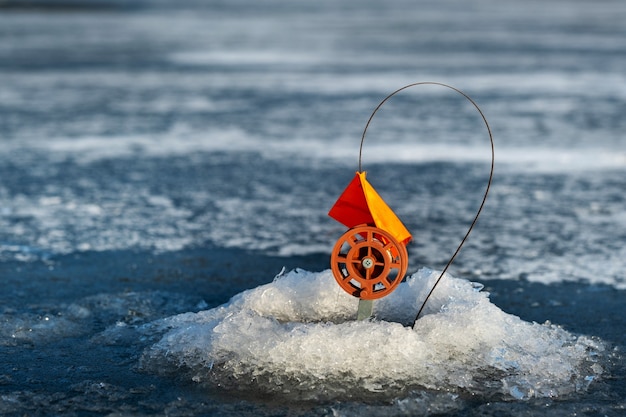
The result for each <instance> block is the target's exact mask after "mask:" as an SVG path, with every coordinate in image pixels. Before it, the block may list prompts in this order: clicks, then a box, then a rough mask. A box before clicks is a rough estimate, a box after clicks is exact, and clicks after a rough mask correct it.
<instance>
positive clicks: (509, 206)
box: [0, 0, 626, 416]
mask: <svg viewBox="0 0 626 417" xmlns="http://www.w3.org/2000/svg"><path fill="white" fill-rule="evenodd" d="M625 20H626V5H625V4H623V2H620V1H597V2H592V1H576V2H569V1H548V2H530V3H529V2H523V3H520V2H512V1H488V0H483V1H476V2H471V3H467V2H461V1H446V2H420V3H419V4H416V3H415V2H409V1H400V0H397V1H396V0H394V1H387V2H384V4H383V3H378V2H369V1H368V2H360V3H354V4H352V3H350V4H347V3H346V4H337V3H336V2H331V1H321V2H315V3H310V4H308V3H307V4H304V3H303V4H295V3H293V4H292V3H288V2H278V1H270V2H263V3H262V4H261V3H258V2H249V1H237V2H200V1H198V2H191V1H189V2H177V3H176V5H173V4H170V3H168V2H161V3H160V2H147V1H146V2H136V3H133V5H132V7H131V6H129V5H127V4H124V3H122V2H112V1H111V2H107V1H102V2H81V3H78V2H56V1H39V2H36V1H33V2H26V1H24V2H20V1H0V140H1V144H2V146H1V147H0V283H1V284H2V287H3V291H2V292H0V414H3V415H77V416H83V415H85V416H86V415H94V416H99V415H102V416H105V415H115V416H117V415H183V416H189V415H255V416H256V415H360V416H362V415H431V414H442V413H448V414H454V415H470V416H479V415H480V416H483V415H494V416H496V415H517V416H526V415H550V416H552V415H575V414H576V415H608V416H620V415H623V414H624V413H625V412H626V411H625V407H626V403H625V402H624V398H626V381H624V377H625V375H626V369H625V362H624V359H623V349H624V346H626V339H625V337H624V334H625V331H624V330H625V329H626V326H625V324H626V323H625V321H624V306H623V300H624V290H625V288H626V274H625V270H626V261H625V259H626V251H625V249H624V248H625V245H624V243H625V242H626V199H625V197H624V195H625V193H624V190H625V189H626V187H625V186H626V176H625V175H624V174H625V171H626V152H625V148H624V133H623V132H624V131H625V128H626V121H625V119H624V117H623V115H624V114H625V113H626V76H625V74H626V46H625V45H626V27H625V26H624V24H623V22H624V21H625ZM427 80H432V81H440V82H445V83H448V84H452V85H454V86H456V87H458V88H461V89H462V90H463V91H465V92H466V93H468V94H469V95H471V96H472V98H473V99H475V100H476V102H477V103H478V104H479V105H480V106H481V108H482V110H483V111H484V113H485V115H486V116H487V118H488V120H489V122H490V125H491V127H492V130H493V133H494V138H495V142H496V174H495V179H494V184H493V188H492V191H491V194H490V196H489V200H488V203H487V206H486V207H485V211H484V212H483V214H482V217H481V218H480V221H479V223H478V226H477V228H476V230H475V231H474V232H473V234H472V236H471V238H470V240H469V241H468V243H467V245H466V246H465V247H464V249H463V251H462V252H461V254H460V255H459V257H458V258H457V260H456V261H455V263H454V264H453V267H452V269H451V272H452V274H453V275H454V276H456V277H458V278H464V279H469V280H471V281H478V282H481V283H482V284H484V285H485V290H486V291H488V292H489V293H490V300H491V303H493V305H495V306H497V308H499V309H501V310H502V311H503V312H506V313H509V314H511V315H514V316H519V317H520V318H521V319H522V321H524V322H528V323H532V322H536V323H545V322H546V321H549V322H551V323H552V324H554V325H555V326H560V327H562V328H563V329H564V330H565V331H566V332H568V334H571V335H572V337H573V338H579V339H578V340H582V339H581V338H583V337H588V338H589V340H593V341H594V343H598V344H599V345H600V346H602V347H603V348H602V349H599V350H598V352H599V353H598V352H595V353H594V352H592V353H593V355H598V358H597V359H594V358H592V353H584V352H583V353H580V355H579V356H576V357H578V358H582V359H581V361H582V362H585V363H587V362H589V361H592V359H593V360H597V363H598V364H599V365H600V366H601V368H602V370H603V371H602V372H597V371H594V372H595V374H593V375H591V374H587V373H585V372H587V371H588V370H587V369H586V368H584V367H583V366H582V365H580V366H578V365H572V370H571V375H572V380H574V381H579V380H580V381H586V380H585V377H586V376H590V378H591V376H593V378H591V379H590V380H587V381H588V383H586V384H583V385H582V386H579V385H580V384H578V385H576V384H574V385H576V387H577V388H576V389H573V390H570V391H568V392H566V393H562V394H561V393H560V391H558V389H556V391H555V394H554V395H544V394H540V393H539V391H537V394H536V395H517V391H515V390H514V389H510V390H508V389H503V388H502V387H501V386H500V385H497V384H495V385H492V382H493V381H500V378H501V377H499V376H498V377H496V376H494V375H492V374H491V373H489V372H483V371H482V368H480V367H478V368H477V369H479V371H478V372H477V374H476V375H473V377H474V379H475V381H482V382H481V383H482V384H483V387H482V388H481V389H478V388H476V387H475V386H472V387H470V388H462V387H460V385H459V384H458V383H457V379H458V378H457V376H458V373H459V374H460V372H461V371H463V372H465V371H466V370H467V369H474V368H471V367H470V368H468V367H466V364H465V363H464V361H463V360H462V359H458V358H453V359H451V361H450V363H451V366H450V367H449V368H448V367H442V366H441V364H440V363H439V362H434V363H435V365H434V367H433V373H434V374H437V375H439V374H441V375H442V378H443V379H442V380H445V381H446V382H445V383H441V384H440V385H437V384H435V385H434V386H426V385H425V384H423V383H422V382H421V380H420V379H419V378H417V382H415V384H416V386H417V388H416V387H411V389H410V390H407V391H403V390H401V389H399V390H398V389H397V390H395V391H394V390H384V389H382V391H381V390H374V391H372V392H370V391H369V390H368V389H362V388H361V385H359V384H360V382H359V381H357V382H358V383H357V384H356V385H355V386H358V387H359V388H358V389H356V388H355V391H348V393H347V394H341V393H338V391H336V390H335V391H333V392H328V390H326V391H325V390H323V389H322V390H315V389H311V390H310V391H309V393H310V395H309V396H304V397H306V398H303V396H294V395H288V394H285V391H284V390H283V391H280V390H279V391H278V392H277V391H275V390H271V389H265V388H267V386H260V387H259V388H257V389H255V388H254V384H252V388H251V387H250V381H241V383H240V384H239V385H241V386H242V387H244V388H242V389H241V390H236V389H235V390H233V389H224V388H222V386H227V385H229V384H231V383H232V378H235V375H237V377H241V376H240V375H239V374H235V373H232V374H230V375H218V376H216V377H215V378H216V379H215V381H213V383H206V382H205V381H202V382H198V381H197V380H194V378H193V377H191V376H190V373H189V369H188V368H191V370H192V371H198V370H199V369H200V368H201V367H200V368H194V366H196V365H194V366H192V365H187V366H186V365H185V364H182V363H181V364H177V365H172V364H171V363H170V362H167V361H163V362H159V359H158V356H155V357H157V359H155V361H156V365H155V363H154V361H153V362H151V363H149V364H148V365H146V357H151V356H150V354H152V353H153V352H155V351H158V349H160V347H161V346H163V344H162V343H161V344H159V343H160V342H159V340H160V338H161V336H162V335H163V334H164V333H163V331H162V330H159V331H157V330H154V331H152V330H151V329H153V327H152V326H154V324H153V323H160V322H159V320H160V319H166V320H170V319H168V318H172V317H173V318H172V319H171V320H173V321H172V323H175V324H172V325H171V326H172V327H173V328H174V329H175V330H176V329H178V330H180V331H181V334H182V335H183V336H185V333H184V327H183V326H186V325H189V323H185V322H184V321H180V322H179V321H176V320H179V319H177V318H176V317H177V316H176V315H177V314H180V313H186V312H194V313H195V312H203V311H206V310H210V309H213V308H215V307H217V306H219V305H222V304H224V303H226V302H228V301H229V299H230V298H231V297H233V296H235V295H237V294H239V293H241V292H242V291H244V290H248V289H255V288H258V287H259V286H260V285H263V284H267V283H270V282H271V281H272V280H273V278H274V276H275V275H276V274H277V273H279V271H281V269H282V268H283V266H284V267H286V269H287V270H290V269H293V268H302V269H304V270H308V271H316V272H317V271H323V270H325V269H327V268H328V256H329V253H330V250H331V248H332V245H333V244H334V242H335V240H336V239H337V237H338V236H339V235H340V234H341V233H343V231H344V229H343V226H341V225H339V224H337V223H335V222H334V221H333V220H332V219H330V218H328V217H327V216H326V213H327V211H328V209H329V207H330V206H331V205H332V203H333V202H334V201H335V199H336V198H337V196H338V195H339V194H340V192H341V190H342V189H343V187H345V185H346V184H347V183H348V181H349V180H350V179H351V177H352V175H353V174H354V170H355V169H356V168H357V162H358V161H357V157H358V144H359V140H360V137H361V133H362V129H363V127H364V124H365V122H366V121H367V118H368V117H369V115H370V113H371V111H372V110H373V108H374V107H375V106H376V105H377V104H378V103H379V102H380V100H382V99H383V98H384V97H385V96H386V95H387V94H388V93H390V92H391V91H393V90H395V89H397V88H399V87H401V86H403V85H405V84H408V83H412V82H416V81H427ZM481 123H482V122H481V120H480V119H479V117H478V115H477V114H476V113H475V110H474V109H473V108H472V107H471V106H469V105H468V103H467V102H465V101H464V100H463V99H462V98H461V97H459V96H457V95H455V94H453V93H452V92H450V91H447V90H441V89H437V88H435V87H428V86H424V87H420V88H415V89H412V90H407V91H406V92H405V93H403V94H401V95H399V96H396V97H394V99H393V100H391V101H390V102H388V103H387V104H386V105H385V107H384V108H383V109H382V110H381V112H380V113H379V114H378V115H377V116H376V119H375V120H374V123H373V124H372V126H371V128H370V130H368V136H367V142H366V146H365V149H364V156H363V158H364V159H363V162H364V167H365V169H367V171H368V178H369V179H370V180H371V181H372V183H373V184H374V185H375V186H376V188H377V189H378V190H379V191H380V192H381V194H382V195H383V197H385V199H386V200H388V202H389V203H390V204H391V205H392V207H394V209H395V210H396V212H397V213H398V215H399V216H400V217H401V218H402V219H403V220H404V221H405V223H406V224H407V226H408V227H409V229H410V230H411V231H412V232H413V234H414V242H413V243H412V244H411V245H410V246H409V253H410V271H411V272H414V271H416V270H417V269H418V268H419V267H421V266H427V267H430V268H433V269H441V268H442V267H443V266H444V265H445V263H446V261H447V259H448V258H449V257H450V255H451V254H452V252H453V251H454V249H455V248H456V245H458V242H459V240H460V238H461V237H462V236H463V234H464V233H465V230H466V228H467V225H468V224H469V222H470V221H471V219H472V217H473V215H474V212H475V210H476V208H477V207H478V204H479V203H480V197H481V194H482V192H483V191H484V186H485V183H486V180H487V175H488V167H489V144H488V140H487V139H488V138H487V135H486V131H485V129H484V125H482V124H481ZM312 294H314V293H312ZM450 294H452V293H450ZM278 308H280V306H278ZM285 308H286V307H285ZM489 308H492V306H489ZM481 311H482V310H481V309H479V308H477V310H476V311H475V312H476V313H477V314H478V313H480V312H481ZM192 317H195V316H192ZM440 324H442V325H443V324H449V325H451V326H454V325H456V324H458V323H457V322H455V321H454V320H452V319H447V318H442V321H441V322H440ZM375 325H376V323H373V324H372V326H375ZM484 325H485V327H484V328H485V329H496V328H498V326H501V325H502V322H500V321H497V320H496V319H494V320H493V321H490V320H488V319H486V320H485V323H484ZM177 326H180V327H177ZM520 326H521V325H520ZM537 326H539V325H537ZM157 327H158V326H157ZM478 327H479V329H478V330H481V329H482V327H481V325H479V326H478ZM544 327H546V328H547V325H544ZM242 328H243V327H242ZM331 329H332V326H331ZM435 329H436V328H435ZM524 329H525V327H516V326H512V327H509V328H507V331H508V332H509V333H510V334H511V336H512V337H513V339H512V340H521V339H522V338H523V335H524V333H523V332H524V331H525V330H524ZM316 330H317V329H313V330H311V329H309V328H307V329H305V330H304V332H305V333H306V332H311V334H312V332H314V331H316ZM369 330H372V331H374V330H375V328H374V327H372V328H371V329H369ZM366 331H368V329H366ZM442 331H443V330H442ZM485 331H486V332H487V333H488V331H487V330H485ZM444 333H445V332H444ZM194 334H195V333H194ZM187 335H189V334H187ZM444 336H445V334H444ZM468 338H469V336H468V334H461V335H460V336H459V340H465V339H468ZM321 340H322V341H324V340H325V344H326V346H325V348H326V349H327V350H326V352H327V354H326V356H328V355H333V354H335V353H336V349H337V348H338V347H339V345H340V344H341V343H342V340H337V341H336V343H337V345H334V344H333V343H332V340H329V339H321ZM392 340H395V339H392ZM210 341H211V342H215V340H210ZM305 341H306V339H305ZM187 343H188V344H187V345H185V341H184V339H181V343H180V344H181V346H182V347H181V349H182V350H185V348H188V349H187V350H185V352H184V353H182V354H180V356H176V355H173V357H174V359H175V360H181V361H184V360H189V359H194V358H196V359H197V358H199V357H202V356H203V355H204V356H210V354H211V352H212V351H210V350H207V351H203V350H202V349H203V347H202V346H200V347H199V348H198V346H196V345H195V344H194V343H192V342H189V341H188V342H187ZM543 343H544V346H545V347H546V349H553V348H555V346H557V344H556V342H554V341H553V340H552V339H550V338H549V337H547V339H546V340H543ZM572 343H574V342H572ZM411 346H412V345H410V344H407V346H406V349H405V350H407V351H408V350H409V349H410V348H411ZM459 346H460V345H459ZM489 346H491V345H487V347H486V349H487V348H489ZM573 346H574V347H576V346H581V345H577V344H575V343H574V345H573ZM457 347H458V346H457ZM509 347H510V348H511V351H515V352H521V353H520V356H519V357H518V359H520V360H521V359H523V358H525V357H526V356H524V348H523V347H522V346H521V345H519V346H509ZM196 348H197V349H199V353H195V354H194V353H191V352H192V350H193V349H196ZM445 348H446V346H445V344H442V345H440V346H439V345H437V346H435V350H437V349H440V350H444V349H445ZM207 349H208V348H207ZM459 349H460V347H459ZM581 349H582V348H581ZM400 350H402V349H400ZM590 351H593V349H590ZM157 353H158V352H157ZM308 353H310V351H306V350H304V351H303V355H305V354H308ZM194 355H196V356H194ZM546 356H548V353H546ZM574 356H575V355H574ZM323 357H324V355H323ZM530 357H532V356H530ZM564 358H565V355H564ZM240 359H241V361H242V363H246V362H245V361H246V358H245V357H242V358H240ZM416 360H418V359H416ZM409 361H410V359H408V360H407V362H409ZM556 362H558V360H557V361H556ZM563 363H565V364H568V363H569V362H567V360H566V359H563ZM437 364H439V365H437ZM270 365H271V363H270ZM529 366H530V365H529ZM585 366H586V365H585ZM155 367H156V368H163V370H164V371H163V372H159V370H156V369H155ZM364 368H367V367H366V366H365V367H364ZM407 368H409V366H407ZM546 368H548V369H557V368H558V364H556V363H549V364H547V365H546ZM529 369H533V370H535V369H536V368H533V367H531V368H529ZM211 371H212V370H211ZM328 371H329V374H330V373H332V371H333V369H328ZM222 372H223V373H227V372H226V371H222ZM272 372H273V374H275V375H277V377H280V369H276V370H274V371H272ZM468 372H469V371H468ZM385 375H386V376H385V378H387V379H386V380H385V381H384V382H385V383H387V384H389V386H394V384H395V383H396V382H397V381H396V380H394V377H393V374H391V376H389V375H387V374H385ZM538 375H539V374H533V375H531V376H535V377H538ZM357 376H358V375H357ZM229 378H230V379H229ZM455 378H456V379H455ZM492 380H493V381H492ZM398 381H403V382H402V383H404V380H401V379H398ZM353 382H354V375H346V383H347V384H350V383H353ZM518 382H519V380H518ZM300 383H301V384H304V385H302V386H307V387H308V386H310V385H311V384H310V380H304V381H300ZM410 383H411V379H410V378H409V385H410ZM306 384H309V385H306ZM554 384H555V385H554V386H557V388H559V387H561V385H562V384H561V385H559V384H558V383H556V382H555V383H554ZM231 385H232V384H231ZM234 385H237V384H234ZM264 387H265V388H264ZM231 388H232V386H231ZM286 388H294V391H295V385H294V386H293V387H291V386H289V384H287V387H286ZM331 391H332V390H331Z"/></svg>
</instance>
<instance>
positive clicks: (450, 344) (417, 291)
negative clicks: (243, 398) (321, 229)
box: [141, 269, 604, 399]
mask: <svg viewBox="0 0 626 417" xmlns="http://www.w3.org/2000/svg"><path fill="white" fill-rule="evenodd" d="M437 276H438V273H436V272H434V271H431V270H427V269H423V270H420V271H419V272H418V273H416V274H414V275H413V276H411V277H410V278H408V279H407V281H406V282H405V283H402V284H401V285H400V286H399V288H398V289H397V290H396V291H395V292H394V293H392V294H391V295H390V296H388V297H385V298H383V299H381V300H377V301H376V302H375V316H376V317H375V318H374V319H372V320H369V321H355V320H354V317H355V314H356V310H357V299H355V298H353V297H351V296H349V295H347V294H346V293H344V292H343V291H342V290H341V289H340V288H339V286H337V285H336V283H335V282H334V278H333V276H332V274H331V272H330V271H324V272H320V273H312V272H307V271H302V270H295V271H292V272H290V273H288V274H285V275H283V276H280V277H278V278H277V279H276V280H275V281H274V282H272V283H270V284H267V285H263V286H260V287H257V288H254V289H252V290H248V291H245V292H243V293H241V294H239V295H237V296H235V297H233V299H232V300H231V301H230V302H229V303H227V304H225V305H223V306H221V307H218V308H215V309H212V310H207V311H202V312H199V313H195V314H193V313H186V314H182V315H177V316H172V317H169V318H166V319H163V320H159V321H156V322H153V323H150V324H148V325H146V326H145V327H144V328H143V331H144V332H148V333H151V334H152V335H154V334H159V333H160V334H162V336H161V338H160V340H159V341H158V342H157V343H155V344H154V345H152V346H151V347H150V348H148V349H147V350H146V351H145V352H144V354H143V357H142V360H141V362H142V363H141V364H142V367H143V369H145V370H146V371H148V372H155V373H168V374H169V373H174V374H178V375H179V376H183V377H188V378H189V379H190V380H193V381H196V382H202V383H208V384H214V385H219V386H223V387H227V388H233V389H235V388H236V389H243V390H251V391H255V392H262V393H280V394H281V395H292V396H294V397H296V398H311V399H323V398H359V397H370V396H371V395H382V396H384V397H388V398H400V397H401V396H402V393H407V392H408V391H409V390H423V389H429V390H443V391H447V392H453V393H458V394H463V393H466V394H471V395H481V396H484V397H495V396H498V397H501V396H504V397H508V398H511V399H527V398H530V397H558V396H562V395H565V394H568V393H572V392H575V391H577V390H581V389H585V387H587V386H588V385H589V383H590V382H589V381H590V377H592V378H595V377H597V376H599V375H600V374H601V373H602V369H601V366H600V365H599V362H598V358H597V355H598V354H601V353H602V351H603V349H604V348H603V345H602V343H600V342H597V341H593V340H591V339H589V338H586V337H582V336H575V335H573V334H571V333H568V332H567V331H565V330H563V329H561V328H559V327H556V326H553V325H549V324H543V325H541V324H537V323H528V322H525V321H523V320H521V319H520V318H518V317H516V316H513V315H510V314H507V313H505V312H503V311H502V310H500V309H499V308H498V307H497V306H495V305H494V304H492V303H491V302H490V301H489V298H488V294H487V293H484V292H479V291H477V290H476V289H477V287H476V285H473V284H472V283H471V282H469V281H466V280H462V279H456V278H454V277H451V276H447V277H446V278H445V279H444V280H442V281H441V284H440V285H439V286H438V287H437V289H436V291H435V292H434V293H433V296H432V297H431V300H430V301H429V304H428V305H427V307H426V309H425V314H424V315H423V317H422V318H421V319H420V320H419V321H418V322H417V324H416V326H415V328H411V327H408V326H407V324H408V323H410V322H411V321H412V318H413V317H414V316H415V313H416V311H417V309H418V308H419V306H420V304H421V300H423V299H424V297H425V295H426V293H427V292H428V290H429V289H430V286H431V285H432V284H433V283H434V280H435V279H436V278H437Z"/></svg>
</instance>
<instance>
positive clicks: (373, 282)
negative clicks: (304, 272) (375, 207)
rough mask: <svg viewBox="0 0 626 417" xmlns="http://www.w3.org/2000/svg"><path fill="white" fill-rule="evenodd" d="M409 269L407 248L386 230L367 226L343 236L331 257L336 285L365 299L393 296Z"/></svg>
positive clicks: (352, 230) (355, 228) (354, 228)
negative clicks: (391, 294) (392, 293)
mask: <svg viewBox="0 0 626 417" xmlns="http://www.w3.org/2000/svg"><path fill="white" fill-rule="evenodd" d="M407 266H408V255H407V251H406V247H405V246H404V245H403V244H402V243H400V242H398V241H397V240H396V239H395V238H394V237H393V236H391V235H390V234H389V233H387V232H386V231H384V230H382V229H379V228H377V227H373V226H367V225H362V226H356V227H353V228H352V229H350V230H348V231H347V232H346V233H344V234H343V235H342V236H341V237H340V238H339V240H337V243H336V244H335V247H334V248H333V251H332V254H331V269H332V272H333V275H334V276H335V279H336V280H337V283H338V284H339V285H340V286H341V288H343V289H344V290H345V291H346V292H348V293H349V294H352V295H353V296H355V297H358V298H360V299H362V300H375V299H378V298H381V297H384V296H386V295H388V294H389V293H391V292H392V291H393V290H394V289H395V288H396V287H397V286H398V284H400V282H401V281H402V279H403V278H404V275H405V274H406V270H407Z"/></svg>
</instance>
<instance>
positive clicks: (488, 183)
mask: <svg viewBox="0 0 626 417" xmlns="http://www.w3.org/2000/svg"><path fill="white" fill-rule="evenodd" d="M418 85H437V86H441V87H445V88H448V89H450V90H453V91H455V92H457V93H459V94H460V95H462V96H463V97H465V98H466V99H467V100H468V101H469V102H470V103H472V105H473V106H474V107H475V108H476V110H478V113H479V114H480V117H482V119H483V122H484V123H485V126H486V127H487V133H488V134H489V142H490V144H491V168H490V170H489V181H488V182H487V187H486V189H485V194H484V195H483V199H482V201H481V203H480V207H479V208H478V211H477V212H476V216H474V220H473V221H472V223H471V225H470V227H469V229H468V230H467V233H465V236H463V239H462V240H461V243H460V244H459V246H458V247H457V248H456V250H455V251H454V254H453V255H452V257H451V258H450V260H449V261H448V263H447V264H446V266H445V267H444V268H443V270H442V271H441V274H440V275H439V277H438V278H437V280H436V281H435V284H434V285H433V286H432V288H431V289H430V291H429V292H428V295H427V296H426V298H425V299H424V302H423V303H422V306H421V307H420V309H419V311H418V312H417V315H416V316H415V320H413V327H415V323H416V322H417V320H418V319H419V318H420V315H421V314H422V311H423V310H424V307H426V303H427V302H428V299H429V298H430V296H431V295H432V294H433V292H434V291H435V288H436V287H437V285H439V282H440V281H441V279H442V278H443V276H444V275H445V273H446V272H447V271H448V268H450V265H452V262H453V261H454V259H455V258H456V256H457V255H458V254H459V252H460V251H461V248H462V247H463V245H464V244H465V241H466V240H467V238H468V237H469V235H470V233H471V232H472V229H474V226H475V225H476V222H477V221H478V216H480V213H481V212H482V210H483V207H484V206H485V202H486V201H487V195H488V194H489V190H490V189H491V182H492V180H493V170H494V165H495V151H494V146H493V135H492V134H491V128H490V127H489V123H488V122H487V118H486V117H485V115H484V113H483V112H482V110H481V109H480V107H478V104H476V102H475V101H474V100H472V98H471V97H470V96H468V95H467V94H465V93H464V92H463V91H461V90H459V89H458V88H455V87H452V86H450V85H448V84H444V83H440V82H435V81H423V82H418V83H412V84H408V85H405V86H404V87H401V88H399V89H397V90H396V91H394V92H393V93H391V94H389V95H388V96H387V97H385V98H384V99H383V100H382V101H381V102H380V103H379V104H378V106H376V108H375V109H374V111H373V112H372V114H371V116H370V118H369V119H368V120H367V123H366V124H365V129H363V135H362V136H361V146H360V147H359V172H363V170H362V164H361V158H362V155H363V142H364V141H365V134H366V133H367V128H368V127H369V125H370V123H371V121H372V119H373V118H374V115H375V114H376V113H377V112H378V110H379V109H380V108H381V107H382V106H383V104H385V103H386V102H387V100H389V99H390V98H391V97H393V96H395V95H396V94H398V93H399V92H401V91H403V90H406V89H407V88H411V87H415V86H418Z"/></svg>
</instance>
